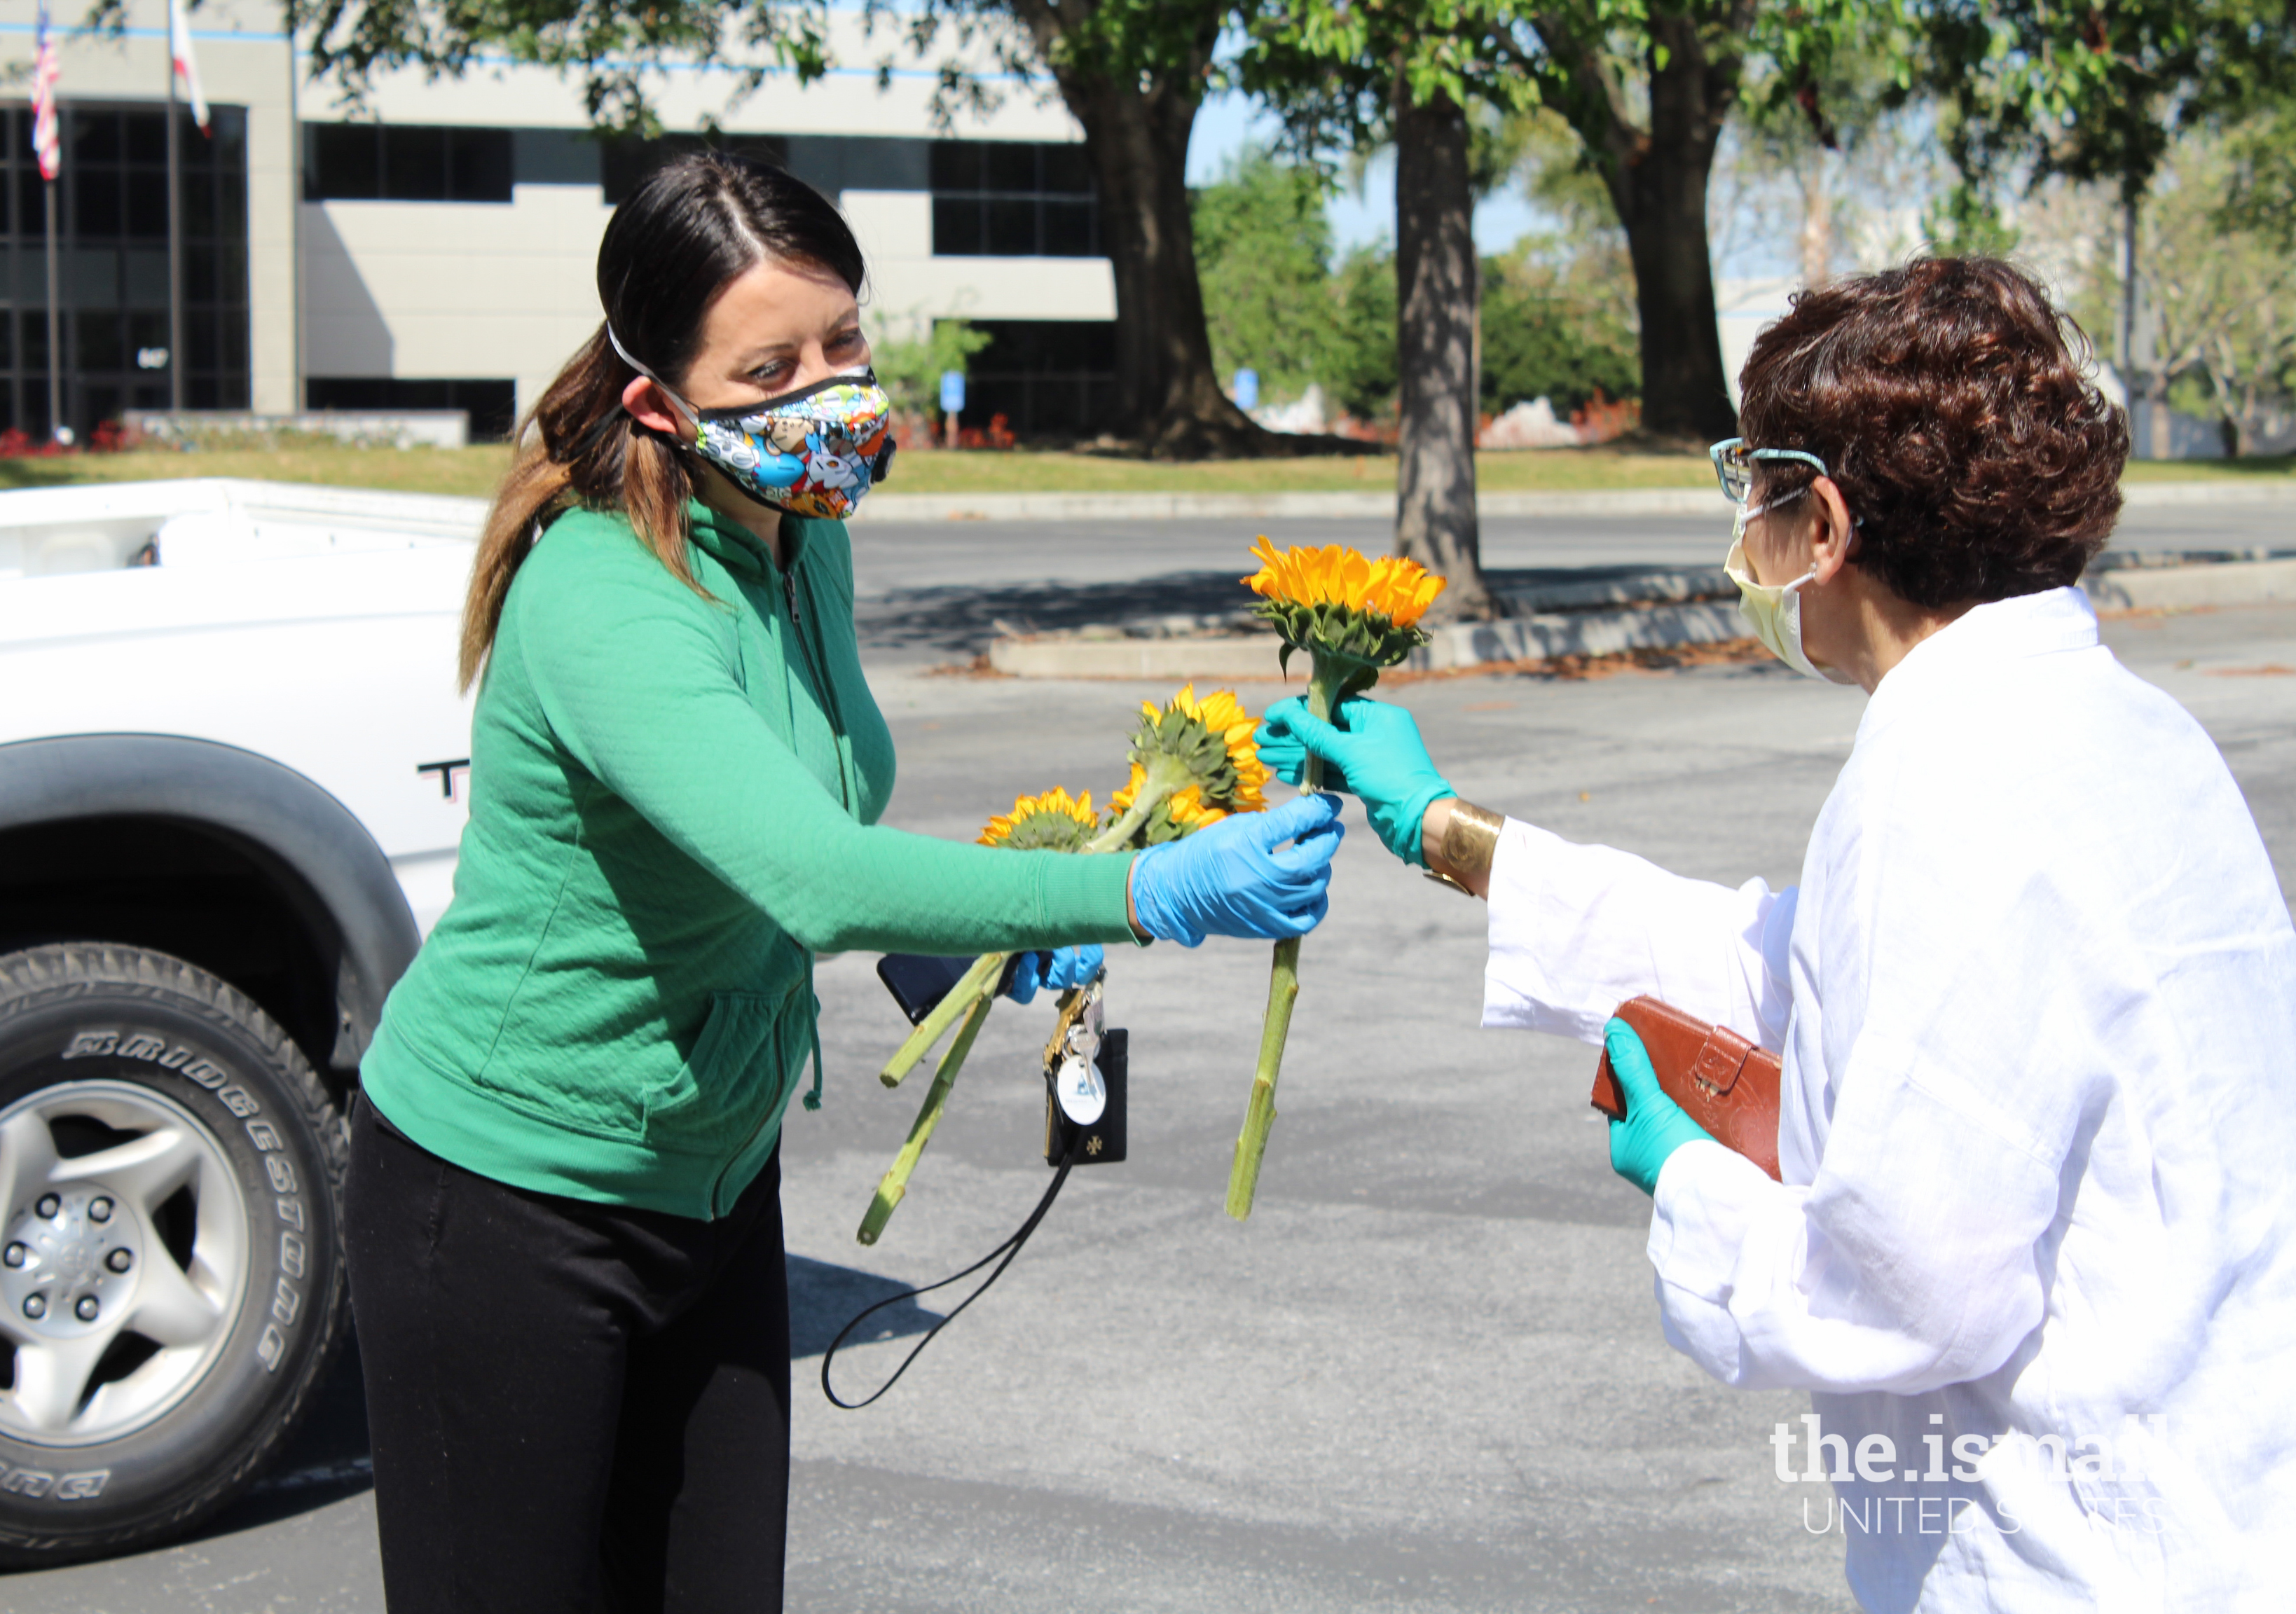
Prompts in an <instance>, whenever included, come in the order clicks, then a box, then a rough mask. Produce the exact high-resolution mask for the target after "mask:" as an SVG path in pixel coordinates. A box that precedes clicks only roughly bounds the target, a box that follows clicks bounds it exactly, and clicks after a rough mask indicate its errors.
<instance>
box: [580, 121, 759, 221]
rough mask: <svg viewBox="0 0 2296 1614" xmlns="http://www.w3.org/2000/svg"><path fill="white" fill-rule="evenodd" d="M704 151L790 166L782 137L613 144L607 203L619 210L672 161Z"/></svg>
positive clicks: (607, 160) (608, 153)
mask: <svg viewBox="0 0 2296 1614" xmlns="http://www.w3.org/2000/svg"><path fill="white" fill-rule="evenodd" d="M705 150H714V151H719V152H727V153H729V154H731V155H733V156H735V157H744V158H747V159H748V160H750V161H751V162H763V163H769V164H771V165H772V166H773V167H775V168H787V167H788V166H789V142H788V141H786V140H784V139H783V138H782V137H781V136H780V135H725V136H724V137H722V138H720V139H717V140H706V139H704V138H703V137H702V136H701V135H663V136H662V137H661V138H660V140H610V141H608V142H607V143H606V149H605V153H604V162H603V176H604V179H605V187H606V201H608V202H610V203H611V204H612V205H613V206H615V207H619V206H620V205H621V204H622V203H623V202H625V201H627V200H628V199H629V195H630V193H631V192H633V191H635V190H636V189H637V188H638V186H639V185H640V184H644V181H645V177H646V176H647V175H649V174H651V173H652V172H653V171H654V170H655V169H656V168H660V167H661V165H662V164H664V163H666V162H668V160H670V159H671V158H673V157H675V156H677V155H678V154H679V153H680V152H700V151H705Z"/></svg>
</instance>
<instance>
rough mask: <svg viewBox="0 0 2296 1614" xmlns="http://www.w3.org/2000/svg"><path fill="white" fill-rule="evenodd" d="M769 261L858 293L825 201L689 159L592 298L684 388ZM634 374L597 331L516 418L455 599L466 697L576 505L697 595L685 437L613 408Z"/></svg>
mask: <svg viewBox="0 0 2296 1614" xmlns="http://www.w3.org/2000/svg"><path fill="white" fill-rule="evenodd" d="M766 258H775V259H778V260H781V261H784V262H789V263H804V264H814V265H818V266H821V267H824V268H826V269H828V270H830V271H831V272H832V273H833V274H836V275H838V276H839V277H840V279H842V280H843V281H844V282H845V283H846V284H847V285H849V286H850V287H852V288H853V291H854V292H855V293H856V295H858V294H859V292H860V290H861V281H862V261H861V248H860V245H859V243H858V242H856V241H855V240H854V239H853V233H852V231H851V230H849V228H847V227H846V224H845V220H844V219H843V218H842V217H840V216H839V214H838V211H837V209H835V208H833V207H832V206H831V205H830V204H829V202H828V201H826V200H825V199H824V197H823V196H822V195H821V194H820V193H818V192H816V191H815V190H814V189H813V188H812V187H810V186H809V185H807V184H804V183H803V182H802V181H800V180H796V179H792V178H791V177H790V176H788V175H787V174H784V173H783V172H782V171H781V170H780V169H779V168H768V167H766V166H764V165H762V164H753V163H750V162H746V161H744V160H742V159H740V158H736V157H729V156H726V155H725V154H723V153H720V152H694V153H692V154H690V155H687V156H685V157H680V158H677V159H676V160H673V161H671V162H669V163H668V164H666V165H665V166H663V167H662V168H659V169H657V170H656V171H655V172H654V174H653V175H652V176H651V177H650V178H648V179H647V180H646V181H645V183H644V184H641V185H640V186H639V187H638V188H637V191H636V193H635V194H633V195H632V196H631V197H630V199H629V200H628V201H625V202H624V203H622V205H621V206H620V207H619V208H617V209H615V210H614V217H612V218H611V220H609V221H608V223H607V225H606V234H605V239H604V240H603V241H602V242H600V243H599V246H598V300H599V301H600V302H601V303H602V304H603V305H604V307H605V310H606V318H607V321H608V323H610V324H611V325H612V327H613V331H614V334H615V335H616V336H618V337H619V338H620V339H621V342H622V345H623V346H624V347H625V348H628V349H629V351H630V352H632V353H634V354H635V355H636V356H639V357H640V358H642V359H644V361H645V363H646V365H647V366H648V367H649V368H650V369H652V371H653V373H655V374H656V375H658V376H660V377H662V378H664V379H666V380H668V381H669V383H670V384H671V385H672V386H678V385H681V384H682V383H683V382H684V381H685V373H686V372H687V371H688V370H689V369H690V368H692V366H693V357H694V353H695V351H696V350H697V349H698V348H700V347H701V331H702V322H703V321H704V319H705V318H706V317H707V316H708V314H709V307H710V306H711V305H712V304H713V303H715V302H716V301H717V296H718V294H719V293H720V292H721V291H724V290H725V289H726V285H727V283H730V282H732V281H733V280H734V279H735V278H737V277H738V276H740V275H742V274H745V273H747V272H748V271H749V270H750V268H751V267H752V266H755V265H756V264H758V262H760V261H761V260H763V259H766ZM637 374H638V372H637V370H636V368H635V366H633V365H631V364H630V363H629V361H628V360H627V359H625V358H623V357H622V356H621V355H619V354H618V353H616V352H615V351H614V349H613V346H612V344H611V342H609V341H608V340H606V325H604V324H601V325H600V326H599V327H598V329H597V331H596V332H594V334H593V335H592V336H591V338H590V340H588V341H586V342H585V343H583V344H582V346H581V348H579V349H578V351H577V352H576V353H575V355H574V356H573V357H572V358H570V359H569V360H568V361H567V364H566V367H565V368H564V369H563V370H561V371H560V372H559V373H558V376H557V379H556V380H554V381H552V382H551V383H550V385H549V387H548V388H547V389H545V391H544V392H543V395H542V397H541V398H540V399H539V400H538V401H537V403H536V404H535V406H534V407H533V408H532V409H531V410H529V411H528V413H527V415H526V418H525V419H524V420H522V421H521V422H519V427H518V432H517V436H516V438H515V440H516V442H517V444H518V458H517V461H516V463H513V464H512V467H511V471H510V474H509V475H508V476H507V477H505V478H504V479H503V485H502V487H501V490H500V491H499V492H497V493H496V495H495V503H494V508H493V509H492V510H491V511H489V512H488V515H487V524H486V529H485V531H484V532H483V533H481V534H480V537H479V551H478V557H477V560H476V561H475V562H474V563H473V565H472V568H471V588H470V594H469V596H468V598H467V599H466V600H465V601H464V602H463V644H462V657H461V667H460V669H459V676H460V678H461V686H462V687H463V689H468V688H469V687H470V686H471V683H472V681H474V680H475V679H476V678H477V677H478V676H479V670H480V668H482V667H483V666H484V665H485V664H486V660H487V655H488V652H489V651H491V650H492V649H493V648H494V642H495V630H496V627H498V626H499V625H500V624H501V621H502V612H503V602H504V599H506V598H507V597H508V596H509V594H510V586H511V579H512V578H513V577H515V576H516V575H517V572H518V569H519V566H520V563H521V562H522V561H524V560H525V559H526V553H527V550H528V549H529V547H530V546H531V545H532V544H533V542H534V539H535V537H536V535H537V530H538V529H539V528H545V527H547V526H548V525H549V524H550V523H551V521H553V520H555V519H556V518H557V517H558V516H559V515H561V514H562V513H563V512H566V511H568V510H570V509H572V508H574V507H576V506H577V505H579V506H580V507H582V508H584V509H587V510H618V511H619V512H622V513H623V514H624V515H625V516H626V517H627V518H628V520H629V523H630V529H631V530H632V531H633V532H635V534H636V535H637V537H638V540H639V541H640V542H641V543H643V544H644V545H645V546H646V547H647V548H648V549H650V550H652V552H653V553H654V555H655V557H656V558H657V559H658V560H660V561H661V563H662V564H663V565H664V566H666V567H668V569H669V570H670V572H671V573H672V575H674V576H675V577H676V578H678V579H679V580H680V581H681V582H683V583H685V585H686V586H688V587H689V588H696V589H698V588H699V587H700V585H698V584H696V583H695V582H694V580H693V567H692V565H691V563H690V562H689V561H688V560H687V559H686V541H687V533H686V522H685V507H686V504H687V503H688V501H690V500H691V499H692V498H693V486H694V485H693V473H692V472H691V471H690V470H689V469H688V467H687V463H686V459H685V454H684V453H683V452H682V445H681V444H679V443H676V442H674V441H672V440H671V439H670V438H668V437H666V436H664V435H663V434H662V433H660V432H658V431H655V430H652V429H651V428H648V427H645V426H642V425H640V424H639V423H638V422H637V421H636V420H635V419H634V418H633V417H632V416H631V415H630V414H628V413H627V411H626V410H624V409H623V407H622V393H623V390H624V389H626V388H627V387H628V386H629V384H630V382H631V381H634V380H635V379H636V377H637Z"/></svg>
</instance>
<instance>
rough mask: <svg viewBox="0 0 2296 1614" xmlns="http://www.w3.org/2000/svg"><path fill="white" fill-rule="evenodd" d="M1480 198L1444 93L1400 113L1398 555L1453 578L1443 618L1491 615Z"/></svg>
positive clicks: (1406, 94)
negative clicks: (1481, 385)
mask: <svg viewBox="0 0 2296 1614" xmlns="http://www.w3.org/2000/svg"><path fill="white" fill-rule="evenodd" d="M1474 213H1475V196H1474V189H1473V185H1472V177H1471V170H1470V168H1469V165H1468V160H1467V115H1466V112H1465V111H1464V109H1462V108H1461V107H1460V105H1459V103H1458V102H1456V101H1453V100H1452V99H1451V98H1450V97H1449V96H1448V95H1445V94H1437V96H1436V97H1435V99H1434V100H1432V101H1431V102H1428V103H1426V104H1425V105H1420V106H1415V105H1413V104H1412V103H1411V96H1410V91H1409V89H1408V88H1407V87H1406V86H1402V85H1400V84H1398V86H1397V92H1396V114H1395V290H1396V324H1395V334H1396V369H1397V373H1398V376H1399V377H1400V379H1401V381H1402V398H1401V404H1402V430H1403V436H1402V441H1401V443H1400V445H1399V448H1400V453H1401V456H1402V463H1401V464H1400V466H1399V467H1398V471H1397V478H1396V501H1395V546H1396V550H1397V553H1400V554H1402V555H1403V556H1405V557H1406V559H1409V560H1414V561H1418V562H1419V563H1420V564H1421V565H1423V566H1424V567H1426V568H1427V569H1429V570H1430V571H1439V572H1441V573H1442V574H1443V575H1444V576H1446V577H1447V578H1450V580H1451V586H1449V587H1448V588H1447V589H1446V590H1444V592H1443V595H1442V597H1441V599H1439V601H1438V602H1437V605H1438V607H1439V609H1440V610H1441V613H1442V615H1443V616H1444V617H1446V618H1448V619H1455V620H1456V619H1469V620H1475V621H1485V620H1488V619H1490V618H1491V617H1493V616H1496V615H1497V601H1496V600H1495V599H1494V598H1493V597H1492V595H1491V592H1490V588H1489V586H1488V585H1487V584H1486V583H1485V582H1484V580H1483V568H1482V545H1481V539H1480V533H1479V530H1478V528H1477V526H1476V520H1475V414H1476V405H1477V399H1476V397H1475V323H1476V322H1475V313H1476V307H1475V305H1476V279H1477V277H1476V273H1475V267H1476V266H1475V240H1474V232H1473V225H1474Z"/></svg>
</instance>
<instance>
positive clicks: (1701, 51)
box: [1538, 0, 1754, 440]
mask: <svg viewBox="0 0 2296 1614" xmlns="http://www.w3.org/2000/svg"><path fill="white" fill-rule="evenodd" d="M1714 9H1715V10H1716V11H1717V12H1721V14H1719V15H1714V16H1709V17H1706V18H1705V19H1704V20H1701V19H1700V18H1698V17H1693V16H1691V15H1687V14H1684V13H1680V12H1673V13H1664V14H1658V13H1655V12H1654V14H1653V15H1652V18H1651V20H1650V37H1651V45H1652V49H1651V53H1650V57H1649V61H1648V62H1647V66H1648V69H1649V72H1650V108H1649V125H1648V127H1647V128H1644V127H1641V126H1640V125H1638V124H1637V123H1636V116H1637V111H1638V109H1636V107H1635V106H1634V105H1633V104H1632V102H1631V101H1630V100H1629V98H1628V96H1627V94H1625V91H1624V88H1623V86H1621V85H1620V82H1619V80H1618V78H1616V76H1615V75H1614V74H1612V73H1611V71H1610V70H1608V68H1607V66H1606V65H1605V63H1604V61H1603V55H1602V46H1603V41H1601V40H1600V39H1596V38H1582V37H1579V36H1578V35H1576V34H1575V33H1574V32H1573V29H1572V24H1571V23H1570V21H1568V20H1563V19H1562V18H1557V17H1542V18H1540V19H1539V22H1538V29H1539V33H1540V36H1541V37H1542V38H1543V39H1544V40H1545V41H1546V45H1547V47H1548V48H1549V49H1550V50H1553V51H1554V53H1555V56H1556V58H1557V59H1558V60H1559V61H1565V62H1567V63H1569V64H1570V70H1571V73H1572V75H1573V77H1574V78H1577V79H1578V80H1579V85H1580V86H1581V93H1580V94H1579V95H1578V96H1577V97H1576V99H1575V102H1574V103H1573V105H1572V106H1571V107H1570V117H1571V122H1572V126H1573V127H1576V128H1577V129H1578V131H1579V138H1580V139H1582V140H1584V141H1585V142H1586V143H1587V150H1588V152H1591V153H1593V155H1594V156H1595V161H1596V164H1597V166H1598V167H1599V168H1601V169H1602V173H1603V179H1604V181H1605V183H1606V184H1608V185H1609V188H1610V192H1611V202H1612V204H1613V205H1614V206H1615V207H1616V208H1617V209H1618V212H1619V222H1620V225H1624V226H1625V228H1626V232H1627V255H1628V258H1630V259H1632V260H1633V263H1634V266H1635V306H1636V310H1637V312H1638V314H1639V315H1640V318H1641V324H1642V349H1643V429H1644V430H1646V431H1648V432H1650V433H1652V435H1654V436H1658V437H1669V438H1695V439H1700V440H1706V439H1711V438H1725V437H1728V436H1730V435H1732V434H1733V433H1734V432H1735V431H1736V430H1737V429H1738V425H1737V422H1738V411H1737V409H1736V407H1735V406H1734V405H1732V403H1731V402H1730V384H1729V378H1728V375H1727V373H1726V372H1725V371H1724V369H1723V367H1722V333H1721V331H1720V329H1719V328H1718V325H1717V324H1716V323H1715V320H1716V309H1715V306H1714V266H1713V263H1712V260H1711V259H1710V258H1709V256H1708V250H1707V234H1706V186H1707V180H1708V178H1709V176H1710V175H1711V173H1712V172H1713V168H1714V148H1715V146H1716V144H1717V143H1718V142H1719V141H1720V140H1721V138H1722V126H1723V125H1724V124H1725V123H1726V122H1727V121H1728V119H1729V116H1730V110H1731V108H1732V107H1733V106H1734V104H1735V103H1736V101H1737V98H1738V78H1739V72H1740V70H1741V65H1742V63H1741V56H1740V48H1741V46H1742V45H1743V41H1744V40H1745V38H1746V36H1747V33H1748V31H1749V30H1750V29H1751V27H1752V26H1753V18H1754V0H1733V3H1732V4H1729V5H1728V6H1727V7H1726V8H1722V7H1717V8H1714ZM1710 45H1715V46H1718V53H1717V52H1716V51H1715V50H1710Z"/></svg>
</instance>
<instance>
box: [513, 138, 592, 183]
mask: <svg viewBox="0 0 2296 1614" xmlns="http://www.w3.org/2000/svg"><path fill="white" fill-rule="evenodd" d="M510 145H511V152H510V162H511V183H512V184H522V185H594V184H597V183H598V142H597V140H596V139H595V138H594V136H593V135H591V134H590V133H589V132H588V131H587V130H586V129H512V131H511V140H510Z"/></svg>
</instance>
